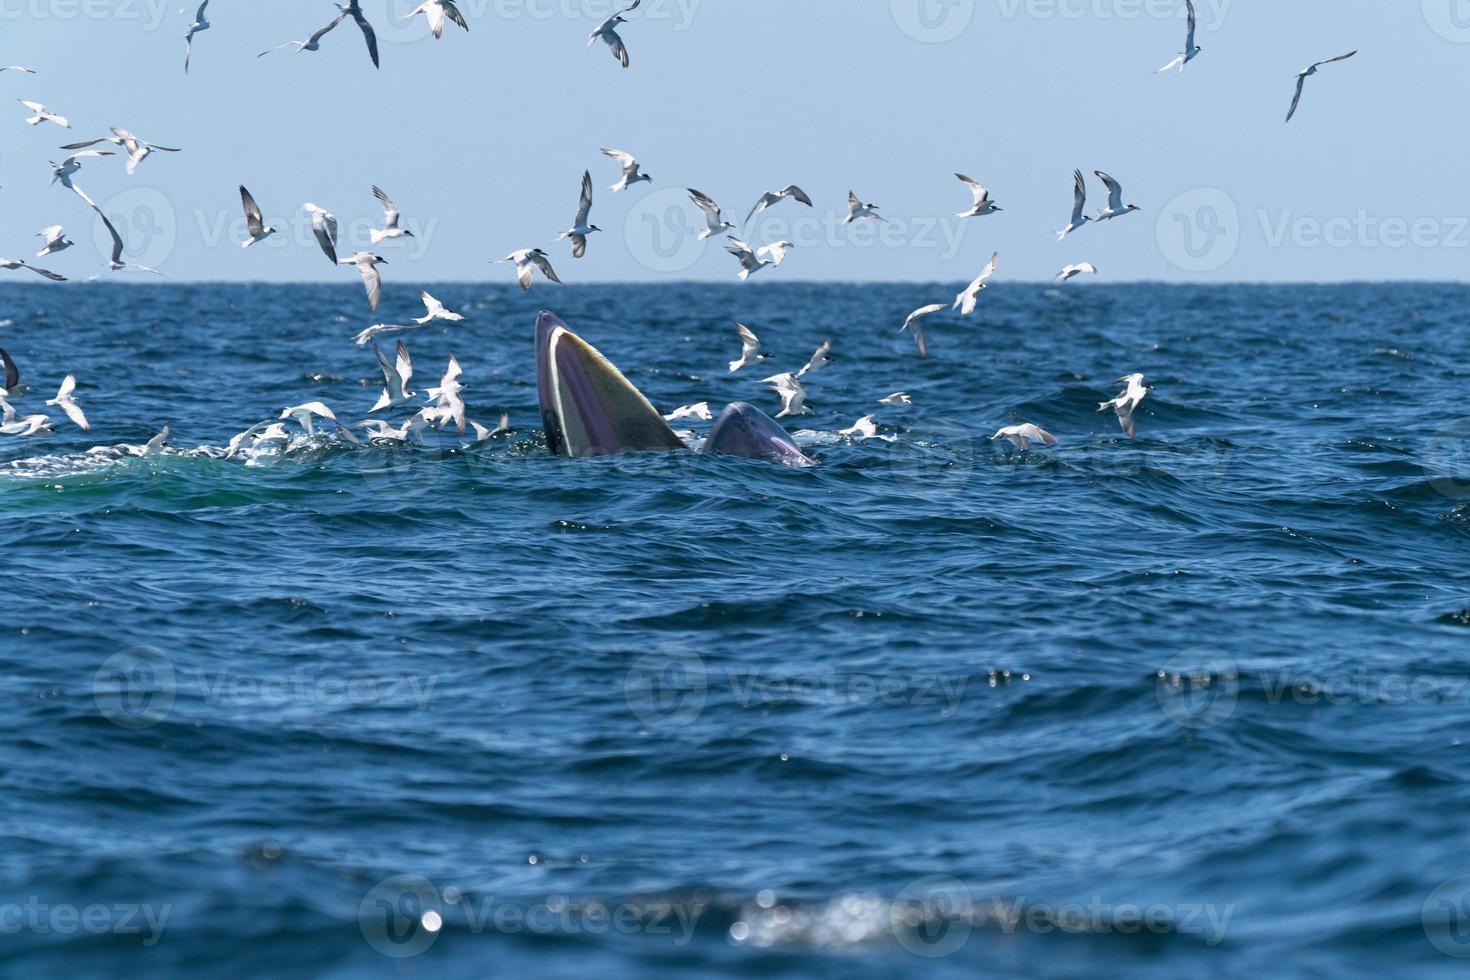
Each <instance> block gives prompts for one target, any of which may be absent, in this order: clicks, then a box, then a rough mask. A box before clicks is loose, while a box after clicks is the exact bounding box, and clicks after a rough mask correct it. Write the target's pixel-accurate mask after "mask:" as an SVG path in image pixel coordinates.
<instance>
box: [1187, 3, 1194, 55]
mask: <svg viewBox="0 0 1470 980" xmlns="http://www.w3.org/2000/svg"><path fill="white" fill-rule="evenodd" d="M1184 3H1185V5H1186V6H1188V7H1189V37H1188V38H1187V39H1186V40H1185V42H1184V49H1185V50H1186V51H1192V50H1194V28H1195V16H1194V0H1184Z"/></svg>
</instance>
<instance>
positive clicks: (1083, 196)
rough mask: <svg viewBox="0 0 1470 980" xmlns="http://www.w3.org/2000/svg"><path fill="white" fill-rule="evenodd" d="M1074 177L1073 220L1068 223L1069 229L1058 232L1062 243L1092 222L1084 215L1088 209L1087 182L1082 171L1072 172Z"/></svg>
mask: <svg viewBox="0 0 1470 980" xmlns="http://www.w3.org/2000/svg"><path fill="white" fill-rule="evenodd" d="M1072 177H1073V190H1072V220H1071V221H1069V222H1068V223H1067V227H1065V228H1063V229H1062V230H1061V231H1059V232H1057V241H1061V240H1062V239H1063V238H1066V237H1067V236H1068V235H1070V234H1072V232H1074V231H1076V230H1077V229H1078V228H1081V227H1082V226H1083V225H1085V224H1087V223H1088V222H1089V221H1091V220H1092V219H1091V218H1089V217H1088V216H1087V215H1085V214H1083V213H1082V211H1083V209H1084V208H1086V207H1087V181H1086V180H1084V179H1083V177H1082V171H1081V170H1074V171H1072Z"/></svg>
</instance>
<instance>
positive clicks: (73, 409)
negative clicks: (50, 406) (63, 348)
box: [56, 375, 92, 432]
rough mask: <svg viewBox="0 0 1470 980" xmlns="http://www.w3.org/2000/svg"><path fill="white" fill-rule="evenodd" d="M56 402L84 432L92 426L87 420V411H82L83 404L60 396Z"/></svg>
mask: <svg viewBox="0 0 1470 980" xmlns="http://www.w3.org/2000/svg"><path fill="white" fill-rule="evenodd" d="M68 377H70V375H68ZM73 384H75V382H73ZM56 404H57V407H58V408H60V409H61V410H62V411H63V412H65V413H66V417H67V418H69V419H71V420H72V423H73V424H74V425H76V427H77V428H79V429H81V430H82V431H83V432H86V431H88V430H89V429H91V428H92V426H91V424H90V423H89V422H88V421H87V416H86V413H84V412H83V411H82V406H80V405H78V404H77V403H76V402H74V401H72V400H71V399H69V398H59V396H58V401H57V403H56Z"/></svg>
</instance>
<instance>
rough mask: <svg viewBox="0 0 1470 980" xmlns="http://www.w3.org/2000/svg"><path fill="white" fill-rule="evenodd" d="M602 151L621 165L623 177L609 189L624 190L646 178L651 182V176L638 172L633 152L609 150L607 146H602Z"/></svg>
mask: <svg viewBox="0 0 1470 980" xmlns="http://www.w3.org/2000/svg"><path fill="white" fill-rule="evenodd" d="M602 152H603V153H604V154H606V155H607V156H610V157H612V158H613V159H614V160H616V161H618V163H620V164H622V165H623V179H622V180H620V181H618V182H617V183H616V184H613V185H612V187H611V188H610V190H613V191H625V190H627V189H628V188H629V187H632V186H633V185H634V184H636V183H638V182H639V181H645V180H646V181H648V182H649V183H652V182H653V177H651V176H650V175H648V174H645V173H641V172H639V169H638V161H637V160H636V159H634V158H633V154H631V153H624V152H623V151H622V150H609V149H607V148H603V151H602Z"/></svg>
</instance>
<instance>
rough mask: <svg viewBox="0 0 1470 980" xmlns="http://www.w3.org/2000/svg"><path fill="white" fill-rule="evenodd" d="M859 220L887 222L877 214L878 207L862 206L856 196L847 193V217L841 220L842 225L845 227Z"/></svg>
mask: <svg viewBox="0 0 1470 980" xmlns="http://www.w3.org/2000/svg"><path fill="white" fill-rule="evenodd" d="M861 218H873V219H875V220H877V221H887V220H888V219H887V218H885V217H883V216H882V215H881V214H879V213H878V205H876V204H864V203H863V202H862V201H861V200H859V199H858V196H857V195H856V194H854V193H853V192H852V191H848V192H847V217H846V218H844V219H842V223H843V224H845V225H850V224H852V223H853V222H854V221H857V220H859V219H861Z"/></svg>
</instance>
